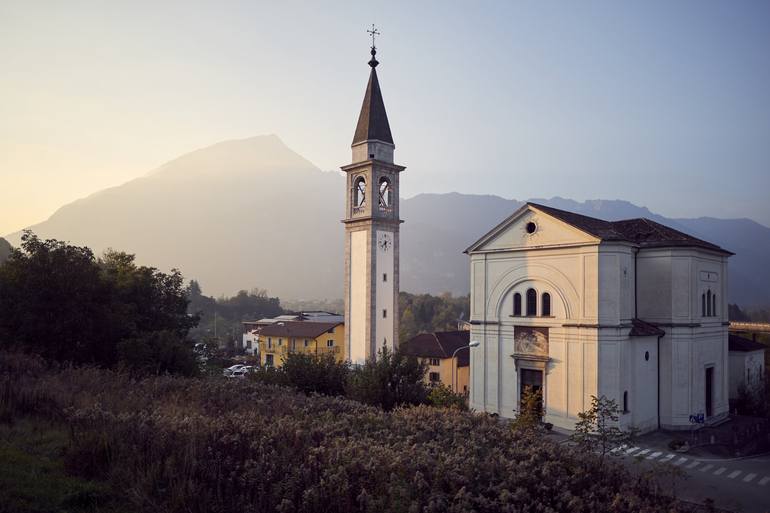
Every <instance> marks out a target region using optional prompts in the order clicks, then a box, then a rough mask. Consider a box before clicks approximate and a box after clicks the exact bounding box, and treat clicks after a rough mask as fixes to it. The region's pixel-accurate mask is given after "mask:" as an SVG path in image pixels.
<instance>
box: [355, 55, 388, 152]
mask: <svg viewBox="0 0 770 513" xmlns="http://www.w3.org/2000/svg"><path fill="white" fill-rule="evenodd" d="M372 55H374V54H372ZM373 63H374V64H373ZM369 64H370V65H371V66H372V72H371V73H370V74H369V83H368V84H367V85H366V94H365V95H364V103H363V104H362V105H361V114H359V115H358V125H356V133H355V135H353V144H358V143H361V142H364V141H368V140H371V139H376V140H378V141H382V142H385V143H390V144H393V136H392V135H391V134H390V124H389V123H388V115H387V114H386V113H385V102H384V101H383V100H382V92H381V91H380V82H379V81H378V80H377V70H376V69H375V66H376V65H377V61H376V60H375V59H374V57H372V61H371V62H370V63H369Z"/></svg>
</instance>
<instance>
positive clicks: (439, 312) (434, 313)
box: [398, 292, 470, 340]
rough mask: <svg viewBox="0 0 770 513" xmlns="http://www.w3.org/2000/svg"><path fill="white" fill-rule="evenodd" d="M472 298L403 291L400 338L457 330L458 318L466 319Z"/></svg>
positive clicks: (400, 298) (400, 295)
mask: <svg viewBox="0 0 770 513" xmlns="http://www.w3.org/2000/svg"><path fill="white" fill-rule="evenodd" d="M469 301H470V296H460V297H454V296H452V295H451V294H449V293H446V294H442V295H440V296H432V295H430V294H409V293H407V292H401V293H400V294H399V296H398V305H399V306H398V308H399V312H400V314H401V320H400V324H399V339H400V340H409V339H410V338H412V337H413V336H415V335H417V334H418V333H426V332H432V331H444V330H454V329H457V321H458V319H467V318H468V311H469V308H470V307H469Z"/></svg>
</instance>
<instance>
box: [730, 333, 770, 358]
mask: <svg viewBox="0 0 770 513" xmlns="http://www.w3.org/2000/svg"><path fill="white" fill-rule="evenodd" d="M728 346H729V348H728V350H729V351H740V352H742V353H748V352H751V351H761V350H763V349H767V346H766V345H764V344H762V343H760V342H756V341H754V340H751V339H749V338H744V337H739V336H738V335H733V334H732V333H730V338H729V340H728Z"/></svg>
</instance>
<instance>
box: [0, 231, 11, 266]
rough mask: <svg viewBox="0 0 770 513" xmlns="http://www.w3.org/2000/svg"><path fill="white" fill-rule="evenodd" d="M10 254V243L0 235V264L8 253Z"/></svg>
mask: <svg viewBox="0 0 770 513" xmlns="http://www.w3.org/2000/svg"><path fill="white" fill-rule="evenodd" d="M10 254H11V245H10V244H9V243H8V241H7V240H5V239H4V238H2V237H0V264H1V263H3V262H5V259H6V258H8V255H10Z"/></svg>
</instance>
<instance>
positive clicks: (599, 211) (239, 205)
mask: <svg viewBox="0 0 770 513" xmlns="http://www.w3.org/2000/svg"><path fill="white" fill-rule="evenodd" d="M418 172H419V170H414V169H409V170H407V172H406V173H405V174H404V179H405V180H408V179H409V174H410V173H418ZM343 194H344V180H343V177H342V175H341V173H338V172H322V171H320V170H319V169H318V168H316V167H315V166H314V165H313V164H312V163H310V162H308V161H307V160H305V159H304V158H302V157H301V156H300V155H298V154H296V153H295V152H293V151H292V150H290V149H289V148H287V147H286V146H285V145H284V144H283V143H282V142H281V140H280V139H279V138H278V137H276V136H272V135H271V136H260V137H253V138H249V139H243V140H236V141H226V142H222V143H219V144H215V145H213V146H210V147H207V148H203V149H201V150H197V151H194V152H191V153H189V154H186V155H184V156H182V157H180V158H178V159H176V160H173V161H171V162H169V163H167V164H165V165H163V166H161V167H160V168H159V169H157V170H155V171H153V172H151V173H149V174H147V175H146V176H143V177H141V178H138V179H136V180H133V181H131V182H128V183H126V184H124V185H121V186H119V187H114V188H111V189H106V190H104V191H101V192H99V193H97V194H94V195H92V196H89V197H87V198H84V199H82V200H79V201H76V202H74V203H71V204H69V205H67V206H64V207H62V208H61V209H59V210H58V211H57V212H56V213H55V214H54V215H52V216H51V218H50V219H48V220H47V221H45V222H43V223H40V224H38V225H36V226H33V227H32V229H33V230H34V231H35V232H36V233H38V234H39V235H41V236H43V237H55V238H60V239H65V240H70V241H72V242H73V243H77V244H85V245H88V246H90V247H92V248H93V249H94V250H95V251H97V252H100V251H102V250H104V249H106V248H109V247H113V248H119V249H122V250H126V251H130V252H133V253H136V254H137V259H138V260H139V261H140V262H142V263H150V264H152V265H155V266H159V267H160V268H162V269H169V268H172V267H176V268H179V269H180V270H181V271H182V272H183V273H184V274H185V275H186V276H188V277H191V278H193V277H194V278H196V279H198V280H199V281H200V282H201V284H202V286H203V289H204V292H206V293H207V294H214V295H218V294H223V293H226V294H231V293H233V292H235V291H237V290H239V289H250V288H252V287H260V288H265V289H267V290H268V291H269V292H270V294H271V295H278V296H280V297H282V298H286V299H314V298H339V297H341V296H342V271H343V247H342V244H343V228H342V225H341V224H340V223H339V220H340V219H342V217H343V205H344V198H343ZM535 201H538V202H540V203H544V204H547V205H551V206H554V207H557V208H563V209H567V210H572V211H575V212H579V213H583V214H586V215H591V216H595V217H599V218H603V219H608V220H616V219H623V218H629V217H648V218H651V219H654V220H656V221H658V222H661V223H664V224H667V225H669V226H672V227H674V228H677V229H680V230H684V231H688V232H690V233H692V234H693V235H696V236H698V237H701V238H704V239H706V240H709V241H711V242H714V243H716V244H719V245H720V246H722V247H724V248H726V249H729V250H731V251H734V252H736V253H737V255H736V256H735V257H733V258H732V259H731V262H730V270H731V275H730V294H729V295H730V297H729V299H730V301H731V302H737V303H739V304H741V305H746V306H748V305H767V304H770V268H768V266H766V265H765V260H766V255H768V254H770V228H767V227H765V226H762V225H760V224H758V223H755V222H754V221H751V220H749V219H713V218H700V219H668V218H665V217H663V216H660V215H658V214H655V213H653V212H650V211H649V210H648V209H647V208H644V207H639V206H636V205H633V204H631V203H628V202H626V201H618V200H613V201H608V200H592V201H586V202H584V203H579V202H576V201H573V200H569V199H564V198H560V197H554V198H551V199H537V200H535ZM521 204H522V202H521V201H517V200H508V199H504V198H500V197H498V196H479V195H466V194H459V193H450V194H420V195H418V196H415V197H413V198H410V199H405V200H402V203H401V212H402V218H403V219H405V221H406V222H405V223H404V225H403V226H402V246H401V247H402V264H401V265H402V269H401V270H402V278H401V284H402V289H403V290H405V291H408V292H431V293H441V292H444V291H449V292H453V293H455V294H466V293H467V292H468V286H469V277H468V262H467V257H466V256H465V255H464V254H463V253H462V251H463V250H464V249H465V248H466V247H467V246H468V245H469V244H470V243H472V242H473V241H474V240H476V239H477V238H478V237H479V236H481V235H482V234H484V233H485V232H486V231H487V230H489V229H490V228H491V227H492V226H494V225H496V224H497V223H498V222H500V221H501V220H502V219H504V218H505V217H507V216H508V215H510V214H511V213H512V212H513V211H514V210H516V209H517V208H518V207H519V206H521ZM19 236H20V234H18V233H17V234H13V235H11V236H9V239H10V241H11V242H12V243H18V240H19Z"/></svg>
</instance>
